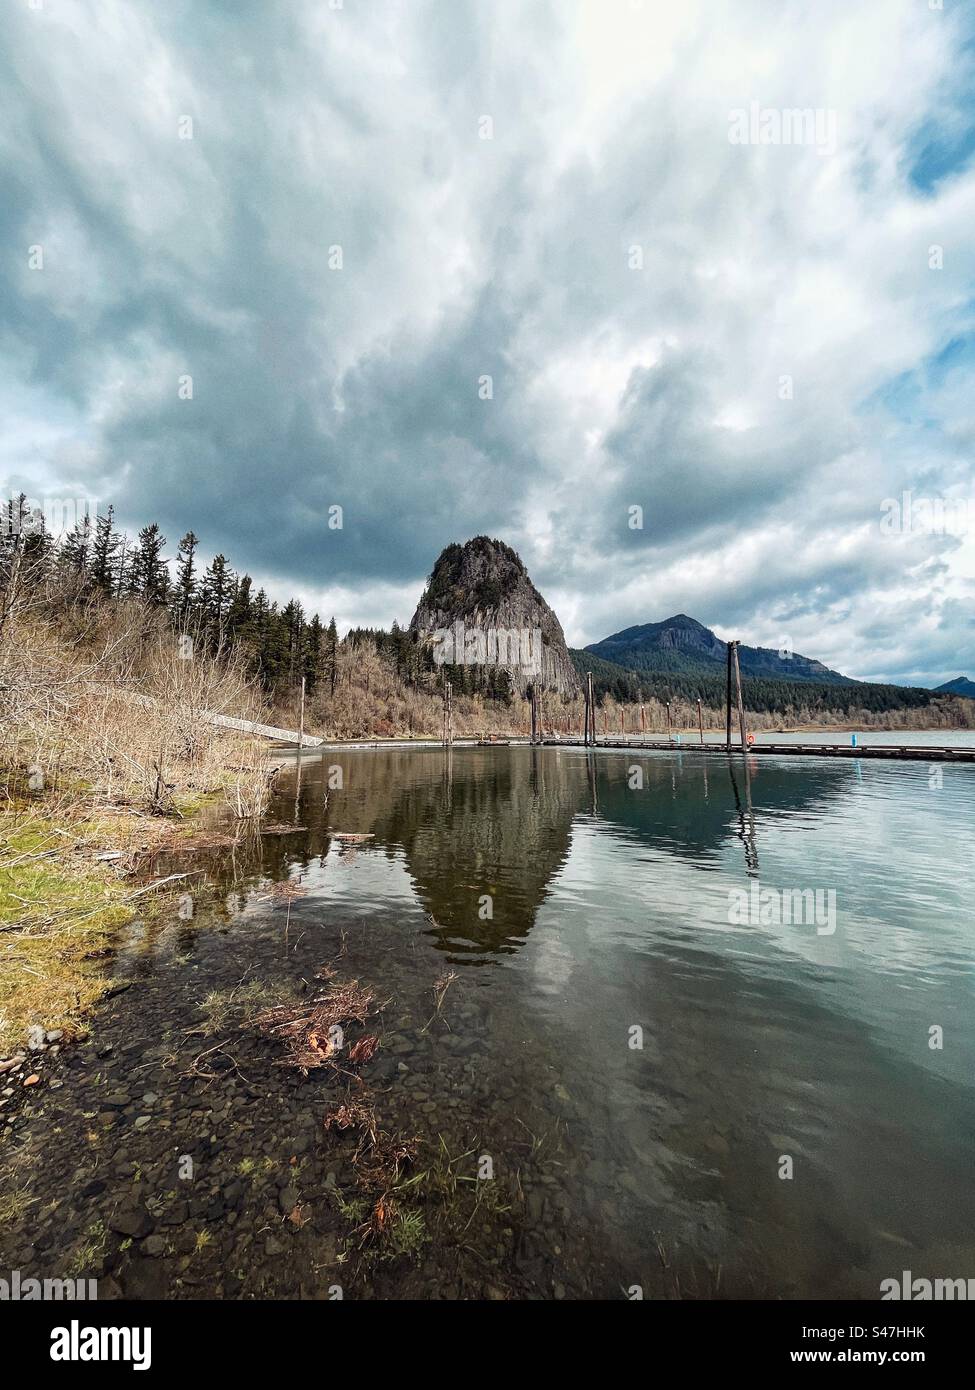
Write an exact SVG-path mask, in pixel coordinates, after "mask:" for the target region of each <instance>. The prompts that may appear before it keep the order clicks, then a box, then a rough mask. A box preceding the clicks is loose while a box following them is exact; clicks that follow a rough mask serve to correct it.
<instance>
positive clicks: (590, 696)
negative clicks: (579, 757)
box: [586, 671, 596, 745]
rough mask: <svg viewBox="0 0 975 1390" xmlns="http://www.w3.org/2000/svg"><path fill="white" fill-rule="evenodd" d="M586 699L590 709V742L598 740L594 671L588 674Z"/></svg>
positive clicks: (593, 742) (592, 743) (591, 743)
mask: <svg viewBox="0 0 975 1390" xmlns="http://www.w3.org/2000/svg"><path fill="white" fill-rule="evenodd" d="M586 701H587V706H588V709H589V743H590V745H594V744H595V742H596V698H595V695H594V693H593V688H592V672H591V671H589V672H588V673H587V675H586Z"/></svg>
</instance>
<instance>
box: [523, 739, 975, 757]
mask: <svg viewBox="0 0 975 1390" xmlns="http://www.w3.org/2000/svg"><path fill="white" fill-rule="evenodd" d="M541 743H542V745H543V746H544V747H548V748H585V747H591V748H592V749H593V751H596V750H597V749H599V748H618V749H631V750H636V751H643V752H656V753H660V752H671V753H673V752H680V753H712V754H714V753H720V754H723V755H724V756H725V757H729V756H734V755H735V754H739V755H740V754H741V752H742V748H741V745H740V744H739V743H733V744H732V745H731V747H730V748H729V747H728V746H727V744H724V743H675V742H674V740H673V739H671V740H669V741H662V740H659V739H657V740H650V739H627V738H623V739H614V738H613V737H612V735H609V734H607V735H605V736H604V737H603V738H597V740H596V742H595V743H594V744H588V745H587V744H586V743H585V742H584V741H583V739H581V738H543V739H542V740H541ZM744 751H745V752H747V753H748V754H749V755H751V754H753V753H754V754H757V755H758V756H762V755H768V754H773V755H775V756H777V757H780V758H781V757H788V758H893V759H895V760H896V761H898V762H904V761H909V762H927V763H975V747H972V748H945V747H943V746H942V747H938V746H936V745H934V744H932V745H930V746H928V747H925V746H922V745H921V744H914V745H913V746H911V747H901V746H899V745H897V744H879V743H874V744H862V743H860V744H857V745H856V747H854V746H853V745H852V744H846V743H750V744H749V745H748V747H747V749H745V750H744Z"/></svg>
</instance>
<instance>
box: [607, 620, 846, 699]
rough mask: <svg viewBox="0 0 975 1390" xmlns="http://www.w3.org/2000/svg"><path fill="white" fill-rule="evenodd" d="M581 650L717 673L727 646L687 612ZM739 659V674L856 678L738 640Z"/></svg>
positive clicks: (672, 670)
mask: <svg viewBox="0 0 975 1390" xmlns="http://www.w3.org/2000/svg"><path fill="white" fill-rule="evenodd" d="M585 650H586V651H587V652H590V653H592V655H593V656H596V657H599V658H600V659H601V660H603V661H609V662H612V663H613V664H614V665H616V666H622V667H624V668H625V669H626V670H629V671H638V672H647V673H650V674H655V675H656V674H667V675H675V676H718V675H721V674H723V673H724V672H725V669H726V662H727V645H726V644H725V643H724V642H722V641H721V639H720V638H719V637H717V636H715V634H714V633H713V632H712V631H711V629H710V628H709V627H705V626H704V624H703V623H699V622H697V621H696V620H695V619H694V618H689V617H688V616H687V614H686V613H677V614H676V615H675V616H674V617H673V618H667V619H666V620H665V621H664V622H662V623H642V624H640V625H639V626H638V627H628V628H624V629H623V631H622V632H615V633H614V634H613V635H612V637H604V638H603V640H602V641H601V642H593V643H591V644H590V646H588V647H586V648H585ZM738 660H739V663H740V665H741V674H742V676H743V677H748V678H750V679H757V680H784V681H790V682H794V681H815V682H816V683H817V684H820V685H856V684H857V683H858V682H856V681H854V680H852V679H851V678H850V677H849V676H843V675H841V674H840V673H839V671H831V670H830V668H829V667H828V666H824V665H823V663H822V662H821V661H815V660H814V659H813V658H812V657H808V656H800V655H799V654H798V652H795V653H792V654H791V655H789V656H780V655H779V653H778V652H776V651H773V650H772V649H771V648H769V647H746V646H745V645H744V644H742V645H741V646H740V647H739V649H738Z"/></svg>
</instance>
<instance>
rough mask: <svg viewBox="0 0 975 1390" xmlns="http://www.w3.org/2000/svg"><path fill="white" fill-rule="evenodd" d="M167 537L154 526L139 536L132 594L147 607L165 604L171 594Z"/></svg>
mask: <svg viewBox="0 0 975 1390" xmlns="http://www.w3.org/2000/svg"><path fill="white" fill-rule="evenodd" d="M165 545H166V537H165V536H164V535H163V533H162V532H161V531H160V529H159V527H158V526H157V525H156V523H155V522H153V523H152V524H151V525H150V526H143V528H142V530H141V531H140V532H139V543H138V545H137V546H136V547H135V549H134V550H133V552H132V558H131V560H130V563H129V570H128V582H127V589H128V592H129V593H130V594H131V595H133V596H134V597H136V598H141V599H143V600H144V601H145V602H146V603H151V604H163V603H165V602H166V595H167V593H168V592H169V570H168V569H167V567H166V562H165V560H164V559H163V549H164V547H165Z"/></svg>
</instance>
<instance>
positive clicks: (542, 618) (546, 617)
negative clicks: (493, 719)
mask: <svg viewBox="0 0 975 1390" xmlns="http://www.w3.org/2000/svg"><path fill="white" fill-rule="evenodd" d="M410 629H411V631H413V632H415V633H417V634H419V635H420V636H422V637H423V638H425V639H427V640H428V641H429V642H430V643H431V645H432V647H433V650H434V653H435V659H436V660H438V661H442V662H446V663H450V664H456V665H465V666H474V667H483V668H487V669H491V668H494V669H499V670H503V671H506V672H507V673H508V676H509V677H510V680H511V685H512V689H513V690H515V691H517V692H518V693H519V694H524V693H525V691H526V690H527V688H528V686H529V685H530V684H531V683H532V682H534V683H535V684H536V685H537V686H539V687H540V688H541V689H545V690H555V691H558V693H559V694H562V695H572V694H575V693H576V691H577V690H578V688H579V685H578V677H577V675H576V672H575V668H574V666H573V664H572V660H571V658H570V656H569V653H568V649H567V648H566V645H565V637H564V635H563V632H562V626H561V624H560V623H559V620H558V618H557V617H556V616H555V614H554V613H553V612H552V610H551V608H550V607H549V606H548V604H547V603H546V602H545V600H544V599H543V598H542V596H541V594H540V593H539V592H538V590H537V589H536V588H535V586H534V584H533V583H532V582H531V579H530V578H529V577H528V571H527V570H526V569H525V566H524V565H523V564H522V562H521V560H520V558H519V557H518V555H517V554H516V553H515V552H514V551H513V550H512V549H511V547H510V546H508V545H505V544H504V542H503V541H497V540H490V539H489V538H488V537H487V536H475V538H474V539H473V540H470V541H468V542H467V543H466V545H448V546H447V548H446V549H445V550H443V551H441V553H440V556H439V558H438V560H437V563H436V564H435V565H434V567H433V573H432V574H431V575H430V581H429V583H428V585H427V588H426V590H425V591H424V594H423V597H422V598H421V599H420V603H419V606H418V607H417V610H416V612H415V613H414V615H413V620H412V622H411V623H410Z"/></svg>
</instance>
